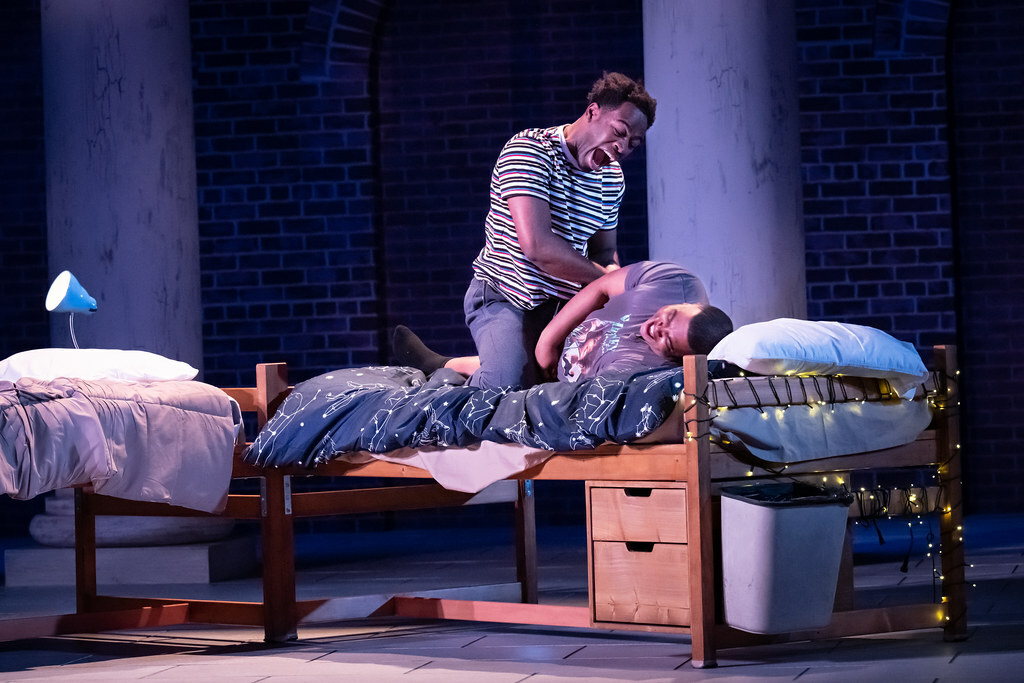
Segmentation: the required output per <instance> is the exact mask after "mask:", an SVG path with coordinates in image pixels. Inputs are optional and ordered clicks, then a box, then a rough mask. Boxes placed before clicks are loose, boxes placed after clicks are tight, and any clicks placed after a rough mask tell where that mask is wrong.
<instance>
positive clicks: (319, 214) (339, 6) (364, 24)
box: [190, 0, 381, 384]
mask: <svg viewBox="0 0 1024 683" xmlns="http://www.w3.org/2000/svg"><path fill="white" fill-rule="evenodd" d="M356 5H358V7H359V9H358V11H355V10H350V9H348V8H351V7H354V6H356ZM190 7H191V22H192V44H193V66H194V68H193V71H194V79H195V91H194V96H195V109H196V162H197V169H198V184H199V204H200V217H199V218H200V249H201V268H202V286H203V318H204V329H203V337H204V342H205V361H206V378H207V380H208V381H210V382H212V383H214V384H217V383H232V384H234V383H239V382H249V381H251V375H252V371H251V368H252V367H253V366H254V364H255V363H256V362H259V361H260V360H266V359H270V358H280V359H281V360H284V361H287V362H288V363H289V365H290V366H291V367H292V368H293V374H292V378H293V379H295V380H298V379H301V378H304V377H308V376H310V375H312V374H317V373H319V372H323V371H324V370H326V369H330V368H334V367H344V366H355V365H366V364H371V363H377V362H379V361H380V360H381V359H380V357H379V354H378V351H377V350H378V346H379V344H378V339H377V334H378V332H377V331H378V327H379V326H378V315H379V310H380V294H381V293H380V290H379V286H378V282H377V275H378V267H377V256H376V254H377V250H378V244H377V230H376V225H375V220H376V218H375V201H376V199H375V197H376V189H375V182H374V180H375V178H374V168H375V167H374V164H373V162H374V159H373V156H372V151H373V150H372V146H371V144H370V143H371V134H370V130H371V116H372V113H373V111H372V109H373V108H372V101H371V97H370V88H371V83H370V78H369V75H368V68H369V55H370V44H371V42H372V37H373V33H372V30H373V28H374V26H375V24H376V13H378V12H379V11H380V3H376V2H371V1H366V2H361V3H335V2H313V3H309V2H276V1H275V2H245V3H243V2H224V1H222V0H193V2H191V3H190Z"/></svg>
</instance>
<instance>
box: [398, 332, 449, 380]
mask: <svg viewBox="0 0 1024 683" xmlns="http://www.w3.org/2000/svg"><path fill="white" fill-rule="evenodd" d="M391 352H392V353H393V354H394V356H395V359H396V360H397V361H398V363H399V365H408V366H410V367H414V368H416V369H417V370H422V371H423V374H424V375H429V374H431V373H432V372H434V371H435V370H437V369H438V368H443V367H444V364H445V363H447V362H448V361H450V360H451V356H442V355H441V354H439V353H435V352H433V351H431V350H430V349H428V348H427V345H426V344H424V343H423V341H422V340H421V339H420V338H419V337H417V336H416V334H415V333H414V332H413V331H412V330H410V329H409V328H408V327H406V326H405V325H398V326H397V327H395V332H394V334H392V335H391Z"/></svg>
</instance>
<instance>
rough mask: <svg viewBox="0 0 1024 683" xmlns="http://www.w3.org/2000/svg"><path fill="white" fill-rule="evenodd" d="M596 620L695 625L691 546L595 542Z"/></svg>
mask: <svg viewBox="0 0 1024 683" xmlns="http://www.w3.org/2000/svg"><path fill="white" fill-rule="evenodd" d="M592 550H593V563H594V564H593V567H592V571H593V586H592V591H593V592H592V600H593V603H592V606H593V619H594V621H595V622H618V623H631V624H661V625H664V624H671V625H675V626H689V625H690V589H689V573H688V561H689V546H687V545H684V544H678V543H638V542H609V541H595V542H594V543H593V549H592Z"/></svg>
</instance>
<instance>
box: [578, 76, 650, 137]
mask: <svg viewBox="0 0 1024 683" xmlns="http://www.w3.org/2000/svg"><path fill="white" fill-rule="evenodd" d="M625 102H629V103H630V104H632V105H633V106H635V107H636V108H637V109H639V110H640V111H641V112H642V113H643V115H644V116H646V117H647V127H648V128H650V127H651V126H653V125H654V111H655V109H657V107H658V101H657V100H655V99H654V98H653V97H651V96H650V94H648V92H647V91H646V90H645V89H644V85H643V81H634V80H633V79H632V78H630V77H629V76H626V75H625V74H620V73H618V72H617V71H605V72H604V75H603V76H601V78H599V79H597V80H596V81H594V85H593V86H592V87H591V88H590V94H588V95H587V106H590V105H591V104H595V103H596V104H597V106H599V107H610V108H612V109H615V108H617V107H619V105H621V104H623V103H625Z"/></svg>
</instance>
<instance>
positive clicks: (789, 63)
mask: <svg viewBox="0 0 1024 683" xmlns="http://www.w3.org/2000/svg"><path fill="white" fill-rule="evenodd" d="M643 11H644V81H645V84H646V85H647V88H648V90H649V91H650V92H651V94H652V95H654V97H655V98H657V100H658V114H657V119H656V122H655V124H654V127H653V128H651V130H650V131H649V132H648V134H647V196H648V211H649V217H650V249H651V258H653V259H658V260H667V261H675V262H677V263H680V264H682V265H685V266H687V267H689V268H691V269H692V270H693V271H694V272H696V273H697V274H698V275H700V277H701V279H702V280H703V281H704V283H705V286H707V288H708V295H709V297H710V299H711V303H713V304H714V305H716V306H719V307H720V308H722V309H724V310H725V311H727V312H728V313H729V314H730V315H731V316H732V317H733V321H734V322H735V323H736V324H737V325H741V324H745V323H749V322H754V321H759V320H767V319H771V318H778V317H796V318H804V317H806V314H807V295H806V290H805V282H806V277H805V268H804V250H805V249H804V236H803V225H802V220H803V216H802V211H801V191H802V190H801V182H800V139H799V121H798V116H799V106H798V100H797V82H796V49H797V48H796V27H795V10H794V6H793V1H792V0H714V2H708V1H707V0H644V4H643Z"/></svg>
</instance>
